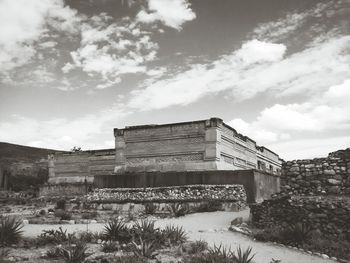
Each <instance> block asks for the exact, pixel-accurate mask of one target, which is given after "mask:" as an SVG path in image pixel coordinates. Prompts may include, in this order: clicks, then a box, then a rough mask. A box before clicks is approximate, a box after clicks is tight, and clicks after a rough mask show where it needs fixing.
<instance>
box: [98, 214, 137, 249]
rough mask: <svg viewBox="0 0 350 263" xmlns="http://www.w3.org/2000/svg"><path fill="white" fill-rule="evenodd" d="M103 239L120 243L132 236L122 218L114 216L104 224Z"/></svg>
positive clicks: (127, 240)
mask: <svg viewBox="0 0 350 263" xmlns="http://www.w3.org/2000/svg"><path fill="white" fill-rule="evenodd" d="M102 235H103V239H105V240H110V241H119V242H122V243H126V242H129V241H130V240H131V238H132V236H131V233H130V230H129V228H128V227H127V225H126V224H125V222H124V221H123V220H122V219H119V218H114V219H112V220H110V221H109V222H108V223H107V224H106V225H105V226H104V231H103V233H102Z"/></svg>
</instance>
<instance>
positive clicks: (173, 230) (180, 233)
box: [162, 225, 187, 244]
mask: <svg viewBox="0 0 350 263" xmlns="http://www.w3.org/2000/svg"><path fill="white" fill-rule="evenodd" d="M162 235H163V238H164V240H165V241H168V242H169V244H181V243H184V242H186V240H187V236H186V233H185V230H184V229H183V228H182V227H178V226H174V225H167V226H166V227H165V228H164V229H163V230H162Z"/></svg>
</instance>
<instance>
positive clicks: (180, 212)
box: [167, 203, 189, 217]
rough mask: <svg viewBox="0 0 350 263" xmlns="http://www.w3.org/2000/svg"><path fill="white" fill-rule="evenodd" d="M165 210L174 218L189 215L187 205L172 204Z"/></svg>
mask: <svg viewBox="0 0 350 263" xmlns="http://www.w3.org/2000/svg"><path fill="white" fill-rule="evenodd" d="M167 210H168V211H169V212H170V213H171V214H172V215H173V216H175V217H180V216H184V215H186V214H188V213H189V208H188V205H187V204H181V203H172V204H170V205H168V206H167Z"/></svg>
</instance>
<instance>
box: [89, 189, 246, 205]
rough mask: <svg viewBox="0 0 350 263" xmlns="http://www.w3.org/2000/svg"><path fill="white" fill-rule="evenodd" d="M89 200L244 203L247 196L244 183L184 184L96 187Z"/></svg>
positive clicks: (103, 201)
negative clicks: (141, 186) (143, 186)
mask: <svg viewBox="0 0 350 263" xmlns="http://www.w3.org/2000/svg"><path fill="white" fill-rule="evenodd" d="M87 200H88V201H90V202H97V203H101V202H102V203H106V202H108V203H123V202H138V203H144V202H153V201H157V202H173V201H202V200H220V201H235V202H239V203H242V204H244V203H246V200H247V196H246V192H245V190H244V187H243V186H242V185H184V186H173V187H152V188H110V189H108V188H107V189H96V190H95V191H93V192H92V193H89V194H88V195H87Z"/></svg>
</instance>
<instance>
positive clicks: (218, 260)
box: [197, 245, 236, 263]
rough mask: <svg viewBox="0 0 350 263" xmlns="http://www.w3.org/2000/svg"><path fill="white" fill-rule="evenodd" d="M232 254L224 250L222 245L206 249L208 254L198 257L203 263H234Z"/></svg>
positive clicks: (228, 250) (229, 250)
mask: <svg viewBox="0 0 350 263" xmlns="http://www.w3.org/2000/svg"><path fill="white" fill-rule="evenodd" d="M234 256H235V255H234V253H233V252H232V251H231V249H226V248H225V247H223V246H222V245H220V246H218V247H217V246H215V245H214V247H213V248H209V249H208V253H204V254H202V255H201V256H200V260H201V261H197V262H203V263H212V262H215V263H236V262H235V258H234Z"/></svg>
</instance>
